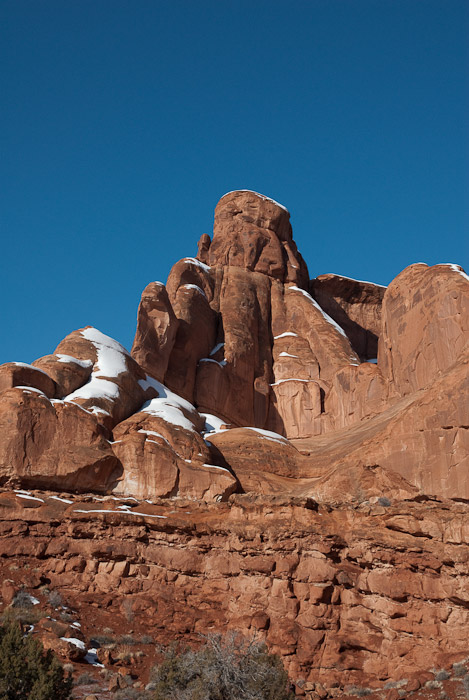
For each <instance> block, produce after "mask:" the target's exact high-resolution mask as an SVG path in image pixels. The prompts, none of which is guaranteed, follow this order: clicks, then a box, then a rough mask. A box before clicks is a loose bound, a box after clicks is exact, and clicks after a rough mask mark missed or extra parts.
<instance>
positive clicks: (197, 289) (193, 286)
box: [179, 284, 207, 298]
mask: <svg viewBox="0 0 469 700" xmlns="http://www.w3.org/2000/svg"><path fill="white" fill-rule="evenodd" d="M179 289H195V290H196V291H198V292H200V294H202V296H204V297H205V298H207V296H206V294H205V292H204V290H203V289H201V288H200V287H199V286H198V285H197V284H182V285H181V287H179Z"/></svg>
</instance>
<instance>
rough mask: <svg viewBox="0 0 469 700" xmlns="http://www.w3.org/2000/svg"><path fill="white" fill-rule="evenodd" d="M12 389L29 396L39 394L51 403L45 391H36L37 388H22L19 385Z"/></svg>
mask: <svg viewBox="0 0 469 700" xmlns="http://www.w3.org/2000/svg"><path fill="white" fill-rule="evenodd" d="M12 388H13V389H21V391H24V392H26V393H27V394H39V396H43V397H44V398H45V399H47V400H48V401H49V398H48V397H47V396H46V395H45V393H44V392H43V391H41V390H40V389H36V387H35V386H20V385H17V386H14V387H12Z"/></svg>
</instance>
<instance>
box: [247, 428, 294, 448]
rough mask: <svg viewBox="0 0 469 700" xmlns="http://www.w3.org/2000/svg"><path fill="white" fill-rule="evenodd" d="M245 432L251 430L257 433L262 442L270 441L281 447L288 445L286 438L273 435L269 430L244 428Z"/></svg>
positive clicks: (277, 434) (276, 434)
mask: <svg viewBox="0 0 469 700" xmlns="http://www.w3.org/2000/svg"><path fill="white" fill-rule="evenodd" d="M244 429H245V430H253V431H254V432H255V433H259V435H260V436H261V438H263V439H264V440H272V441H273V442H279V443H281V444H282V445H288V444H289V443H288V440H287V438H285V437H283V435H280V434H279V433H273V432H272V431H271V430H262V429H261V428H252V427H251V426H246V427H245V428H244Z"/></svg>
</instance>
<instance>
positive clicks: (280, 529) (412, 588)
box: [0, 492, 469, 700]
mask: <svg viewBox="0 0 469 700" xmlns="http://www.w3.org/2000/svg"><path fill="white" fill-rule="evenodd" d="M20 496H21V497H20ZM54 498H55V500H54ZM65 500H66V502H65ZM65 500H57V499H56V497H51V494H50V493H49V494H48V493H44V492H34V493H30V494H29V495H28V494H24V493H23V494H18V493H17V494H14V493H11V492H4V493H2V494H0V511H1V514H2V520H3V527H2V530H1V533H0V554H1V558H0V568H1V571H2V572H5V574H6V576H5V577H6V578H8V579H11V578H12V577H13V578H14V581H12V582H11V583H10V586H6V587H5V595H6V596H7V599H6V600H7V601H8V600H9V590H10V588H11V586H13V587H15V586H16V589H18V588H19V587H20V586H21V585H22V584H23V585H26V586H27V587H31V586H34V587H35V589H36V590H34V589H33V590H34V595H36V596H37V597H38V598H40V599H42V596H43V593H42V591H41V588H40V587H41V582H42V581H43V580H44V578H47V580H48V582H49V583H48V587H49V589H51V590H53V591H56V592H58V593H60V595H61V596H62V598H63V599H64V600H65V601H67V605H68V606H70V607H71V608H75V610H79V611H80V612H79V613H76V614H77V615H78V616H77V618H76V619H77V620H79V622H80V623H81V634H80V638H83V639H84V640H85V641H87V640H90V639H92V638H93V637H95V636H96V635H100V634H102V629H103V627H111V628H112V629H113V630H116V631H117V629H119V627H117V626H118V625H120V629H121V630H123V631H125V632H127V631H128V627H129V623H128V621H127V620H126V618H125V617H124V616H123V613H122V610H123V608H122V605H123V601H127V602H126V607H125V609H126V610H131V612H132V628H133V629H138V630H140V631H141V633H147V634H148V633H150V634H151V635H152V636H153V637H154V636H155V634H156V635H157V639H158V643H160V644H164V643H169V642H171V641H173V640H174V639H182V640H184V641H185V642H186V643H187V642H189V643H192V644H198V643H200V633H203V634H205V633H207V632H212V633H213V632H215V631H221V632H226V631H227V630H229V629H236V630H239V631H241V632H242V633H243V634H247V635H252V634H254V633H255V634H257V635H259V636H260V637H261V638H263V639H265V640H266V641H267V644H268V646H269V648H270V649H271V650H272V651H275V652H277V653H279V654H280V655H281V656H282V657H283V658H284V663H285V666H286V668H287V669H288V672H289V675H290V678H291V679H292V680H293V681H295V682H297V683H298V686H297V688H298V690H299V691H300V690H301V688H305V687H306V688H308V687H311V686H308V685H307V684H311V683H321V684H322V686H323V687H324V688H325V689H326V691H327V693H328V694H330V695H331V696H334V695H335V694H336V691H338V695H339V696H342V694H343V691H344V688H347V687H351V686H353V685H354V686H356V687H357V688H370V689H371V691H368V693H370V692H372V691H376V692H377V693H378V691H381V692H382V691H384V692H386V688H385V686H386V684H389V683H396V682H400V681H402V682H403V683H404V684H406V683H408V682H409V680H410V679H415V678H420V680H421V682H423V683H425V681H426V680H429V679H430V678H433V675H432V674H430V675H429V674H428V672H429V670H430V669H432V668H433V669H443V668H448V669H450V670H451V664H453V663H455V662H459V661H461V660H462V659H464V658H466V656H467V626H468V624H469V604H468V603H469V599H468V591H469V586H468V568H467V562H468V560H469V546H468V542H469V530H468V527H469V525H468V523H469V509H468V505H467V504H466V503H454V502H451V501H428V500H427V501H425V500H423V501H421V502H420V500H419V499H417V500H414V499H411V500H409V501H401V502H397V503H395V502H392V501H390V500H389V499H387V498H384V497H383V498H381V499H378V498H375V499H374V501H373V502H368V503H362V504H361V505H359V504H355V505H341V506H336V507H332V506H330V505H321V504H318V503H316V502H315V501H314V500H312V499H308V498H286V497H285V496H284V495H281V496H262V497H260V496H254V495H253V494H251V495H244V496H243V495H235V496H232V497H231V498H230V500H229V502H227V503H219V504H212V505H201V504H197V503H195V502H193V501H187V500H182V501H180V502H177V501H176V502H174V501H167V500H166V501H165V500H158V502H157V503H154V504H149V503H146V502H136V501H131V500H125V499H122V500H121V501H119V500H114V499H112V498H107V499H105V500H104V501H103V500H102V499H99V500H98V499H93V497H92V496H90V497H88V498H84V499H83V498H81V499H80V498H77V497H73V496H72V497H69V498H66V499H65ZM52 527H53V533H54V536H53V537H51V531H52V530H51V528H52ZM12 561H13V562H15V564H16V568H15V569H14V570H11V568H10V567H11V563H12ZM32 571H33V572H35V573H34V576H32V574H31V572H32ZM2 592H3V589H2ZM46 627H47V631H48V632H51V631H53V630H51V625H50V624H49V623H48V624H47V625H46ZM59 631H60V630H59ZM68 635H70V633H68ZM61 636H63V635H61ZM134 636H135V635H134ZM88 646H89V645H88ZM104 651H105V650H103V652H104ZM63 653H64V654H66V653H68V651H67V650H66V649H65V650H63ZM111 653H112V652H111ZM109 656H110V655H109V654H108V656H107V657H106V655H105V654H104V653H103V654H102V655H101V657H100V658H101V659H102V660H103V662H105V663H107V665H108V666H109V664H110V661H109ZM110 668H111V669H112V666H110ZM300 686H301V688H300ZM387 688H389V685H387ZM302 692H304V690H303V691H302ZM307 697H308V698H311V700H313V699H314V697H315V696H314V695H307ZM376 697H381V696H379V695H377V696H376Z"/></svg>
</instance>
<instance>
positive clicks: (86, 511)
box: [73, 509, 167, 520]
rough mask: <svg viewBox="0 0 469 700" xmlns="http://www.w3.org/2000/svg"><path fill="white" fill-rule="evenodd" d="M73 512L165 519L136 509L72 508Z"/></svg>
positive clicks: (165, 518) (162, 516) (164, 516)
mask: <svg viewBox="0 0 469 700" xmlns="http://www.w3.org/2000/svg"><path fill="white" fill-rule="evenodd" d="M73 512H74V513H114V514H116V513H117V514H118V515H126V514H127V515H143V517H145V518H163V519H164V520H167V516H166V515H152V514H150V513H140V512H138V511H136V510H80V509H79V510H74V511H73Z"/></svg>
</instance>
